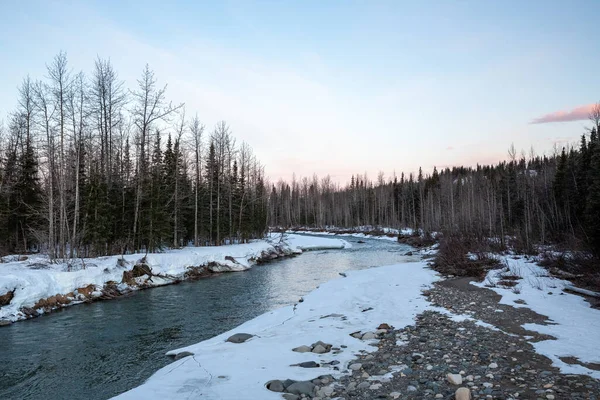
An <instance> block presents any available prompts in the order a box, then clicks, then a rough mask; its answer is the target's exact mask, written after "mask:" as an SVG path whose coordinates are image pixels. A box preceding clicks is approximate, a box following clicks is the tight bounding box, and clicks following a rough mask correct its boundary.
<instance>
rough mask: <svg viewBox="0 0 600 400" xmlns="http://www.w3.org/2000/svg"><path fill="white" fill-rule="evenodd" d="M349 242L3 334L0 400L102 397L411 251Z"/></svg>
mask: <svg viewBox="0 0 600 400" xmlns="http://www.w3.org/2000/svg"><path fill="white" fill-rule="evenodd" d="M346 240H348V241H349V242H351V243H352V245H353V247H352V248H351V249H346V250H327V251H312V252H307V253H304V254H302V255H301V256H298V257H294V258H287V259H283V260H278V261H274V262H271V263H268V264H264V265H260V266H255V267H254V268H252V269H251V270H249V271H246V272H237V273H229V274H222V275H219V276H216V277H213V278H208V279H203V280H199V281H196V282H185V283H181V284H178V285H169V286H163V287H159V288H154V289H150V290H144V291H140V292H137V293H135V294H133V295H132V296H129V297H126V298H120V299H117V300H112V301H101V302H96V303H91V304H83V305H77V306H73V307H68V308H66V309H63V310H62V311H58V312H56V313H53V314H49V315H46V316H42V317H40V318H36V319H32V320H28V321H22V322H18V323H15V324H12V325H10V326H8V327H3V328H0V399H80V398H81V399H82V398H85V399H90V400H94V399H99V400H104V399H108V398H110V397H112V396H115V395H117V394H119V393H122V392H124V391H126V390H129V389H131V388H133V387H136V386H138V385H140V384H141V383H143V382H144V380H146V379H147V378H148V377H149V376H150V375H152V373H154V372H155V371H156V370H158V369H160V368H162V367H163V366H165V365H167V364H168V363H169V362H171V361H172V360H171V359H169V358H168V357H166V356H165V352H167V351H169V350H172V349H176V348H179V347H184V346H187V345H190V344H193V343H196V342H200V341H202V340H205V339H209V338H211V337H213V336H215V335H218V334H220V333H222V332H225V331H227V330H230V329H232V328H234V327H236V326H238V325H240V324H242V323H243V322H245V321H248V320H250V319H252V318H254V317H256V316H258V315H260V314H263V313H265V312H267V311H270V310H273V309H276V308H279V307H282V306H286V305H290V304H293V303H295V302H297V301H298V299H299V298H300V297H301V296H303V295H305V294H306V293H308V292H310V291H312V290H314V289H315V288H316V287H317V286H318V285H319V284H321V283H323V282H326V281H328V280H330V279H333V278H336V277H338V274H339V273H340V272H343V271H347V270H356V269H364V268H368V267H371V266H381V265H389V264H394V263H398V262H400V261H402V260H403V259H405V258H406V257H404V256H403V255H404V253H405V252H406V251H408V250H409V247H408V246H406V245H402V244H398V243H395V242H392V241H387V240H374V239H365V240H364V241H365V243H358V239H356V238H352V237H350V238H346Z"/></svg>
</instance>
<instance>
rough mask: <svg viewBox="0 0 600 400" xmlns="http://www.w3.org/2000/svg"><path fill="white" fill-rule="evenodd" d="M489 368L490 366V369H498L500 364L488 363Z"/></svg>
mask: <svg viewBox="0 0 600 400" xmlns="http://www.w3.org/2000/svg"><path fill="white" fill-rule="evenodd" d="M488 368H490V369H496V368H498V364H496V363H491V364H490V365H488Z"/></svg>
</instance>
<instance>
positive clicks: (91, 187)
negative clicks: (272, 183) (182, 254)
mask: <svg viewBox="0 0 600 400" xmlns="http://www.w3.org/2000/svg"><path fill="white" fill-rule="evenodd" d="M17 104H18V106H17V108H16V110H14V112H12V113H10V115H9V116H8V118H7V121H4V123H3V124H2V125H0V134H1V137H0V146H1V149H0V151H1V160H0V238H1V239H0V252H1V253H2V254H14V253H27V252H45V253H47V254H48V255H49V256H50V258H51V259H54V258H61V259H65V258H73V257H90V256H99V255H107V254H123V253H128V252H134V251H157V250H160V249H162V248H164V247H181V246H183V245H187V244H190V243H193V244H195V245H220V244H227V243H239V242H245V241H248V240H250V239H253V238H258V237H262V236H263V235H264V233H265V232H266V230H267V202H268V197H267V194H268V193H267V190H266V184H265V176H264V167H263V166H262V165H261V164H260V162H259V160H258V159H257V158H256V157H255V155H254V154H253V152H252V149H251V147H250V146H249V145H248V144H246V143H241V144H237V143H236V140H235V138H234V136H233V134H232V131H231V129H230V127H229V126H228V125H227V123H226V122H224V121H223V122H219V123H218V124H217V125H216V126H215V127H214V129H213V130H212V131H207V130H206V128H205V126H204V125H203V124H202V123H201V122H200V119H199V118H198V116H197V115H195V116H194V117H192V118H187V117H186V110H185V108H184V105H183V104H173V103H172V102H169V101H168V100H167V86H166V85H165V86H159V84H158V81H157V78H156V77H155V75H154V72H153V71H152V70H151V69H150V67H149V66H148V65H146V67H145V68H144V69H143V72H142V74H141V76H140V78H139V79H138V80H137V85H136V86H135V87H134V88H131V89H128V88H126V87H125V84H124V82H123V81H121V80H120V79H119V76H118V73H117V71H116V70H115V69H114V67H113V66H112V64H111V62H110V61H109V60H103V59H100V58H98V59H97V60H96V61H95V64H94V69H93V71H92V72H91V73H90V74H87V75H86V74H84V73H83V72H79V73H74V72H73V71H71V70H70V68H69V65H68V60H67V56H66V54H65V53H63V52H61V53H59V54H58V55H57V56H56V57H55V58H54V59H53V60H52V62H51V63H49V64H48V65H47V76H46V77H45V78H44V79H41V80H35V79H33V78H31V77H29V76H28V77H26V78H25V79H24V80H23V82H22V83H21V85H20V86H19V89H18V103H17Z"/></svg>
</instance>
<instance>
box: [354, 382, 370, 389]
mask: <svg viewBox="0 0 600 400" xmlns="http://www.w3.org/2000/svg"><path fill="white" fill-rule="evenodd" d="M369 386H371V384H370V383H369V382H361V383H359V384H358V386H357V388H358V389H366V388H368V387H369Z"/></svg>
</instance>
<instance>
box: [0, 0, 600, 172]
mask: <svg viewBox="0 0 600 400" xmlns="http://www.w3.org/2000/svg"><path fill="white" fill-rule="evenodd" d="M0 14H1V15H2V16H3V18H2V24H1V25H0V55H1V58H0V59H1V62H0V65H1V66H0V93H2V96H0V118H5V116H6V114H7V113H8V112H9V111H11V110H12V109H13V108H14V107H15V105H16V93H17V90H16V87H17V86H18V85H19V83H20V81H21V80H22V79H23V78H24V77H25V76H26V75H27V74H30V75H31V76H32V77H33V78H38V77H43V76H44V75H45V64H46V63H47V62H49V61H51V59H52V57H53V56H54V55H55V54H56V53H58V52H59V51H60V50H64V51H66V52H67V54H68V58H69V62H70V66H71V67H72V68H73V69H74V70H76V71H78V70H83V71H85V72H90V71H91V70H92V66H93V62H94V60H95V58H96V56H97V55H99V56H101V57H110V58H111V60H112V62H113V64H114V66H115V67H116V69H117V70H118V72H119V74H120V76H121V78H123V79H124V80H125V81H126V83H127V86H129V87H133V85H134V84H135V79H136V78H137V77H138V76H139V74H140V72H141V70H142V68H143V66H144V64H145V63H149V64H150V66H151V68H153V69H154V70H155V71H156V75H157V78H158V79H159V82H161V83H168V84H169V90H168V95H169V98H170V99H172V100H173V101H175V102H185V103H186V105H187V110H188V115H189V114H192V113H195V112H198V114H199V116H200V118H201V119H202V121H203V122H204V123H205V124H206V125H207V126H208V127H209V128H212V127H213V126H214V124H215V123H216V122H217V121H219V120H221V119H224V120H226V121H227V122H228V123H229V124H230V125H231V128H232V130H233V132H234V135H235V136H236V137H237V138H238V139H239V140H244V141H247V142H248V143H249V144H250V145H252V147H253V148H254V150H255V152H256V153H257V155H258V156H259V158H260V159H261V160H262V161H263V162H264V163H265V164H266V167H267V173H268V174H269V175H271V176H272V177H273V178H275V179H276V178H278V177H284V178H286V179H288V178H290V177H291V174H292V172H296V174H297V175H304V176H305V175H311V174H312V173H313V172H316V173H318V174H319V175H324V174H327V173H329V174H331V175H332V177H334V179H336V180H339V181H342V182H344V181H346V180H348V179H349V177H350V175H351V174H352V173H356V172H360V173H362V172H365V171H367V172H368V173H369V174H370V175H371V176H373V177H374V176H375V174H376V173H377V171H379V170H383V171H385V172H386V173H387V174H388V175H389V174H391V173H392V172H393V171H394V170H395V171H397V172H400V171H402V170H404V171H415V170H417V169H418V167H419V166H422V167H423V168H424V169H425V170H426V171H430V170H431V169H432V168H433V166H434V165H437V166H438V167H440V166H446V165H460V164H474V163H477V162H479V163H489V162H496V161H498V160H500V159H502V158H504V157H505V155H506V149H507V148H508V147H509V146H510V144H511V142H514V143H515V146H516V147H517V148H519V149H521V148H523V149H525V150H527V151H528V150H529V148H530V147H531V146H534V148H535V149H536V151H537V152H538V153H543V152H549V151H550V149H551V148H552V146H553V144H554V142H557V141H558V142H560V143H564V142H565V141H567V142H570V141H577V140H578V136H579V135H580V134H581V133H582V132H583V130H584V127H585V126H587V125H588V124H587V122H586V121H584V120H579V121H572V122H555V123H543V124H530V122H531V121H532V120H534V119H536V118H539V117H542V116H545V115H547V114H550V113H553V112H556V111H560V110H564V111H569V110H572V109H575V108H576V107H581V106H585V105H588V104H591V103H594V102H596V101H598V100H600V80H598V78H597V75H596V74H597V73H596V70H597V68H598V65H600V59H599V58H600V55H599V54H600V52H598V49H599V48H600V45H599V44H598V40H597V38H596V37H597V32H598V29H599V28H598V27H599V26H600V25H599V24H598V22H597V16H598V15H600V2H599V1H594V0H590V1H570V2H565V1H458V0H457V1H441V0H440V1H413V2H406V1H257V2H250V1H239V2H237V1H221V2H204V1H179V2H165V1H110V0H108V1H88V2H83V1H72V2H68V1H27V2H9V1H7V0H0ZM580 114H581V113H580ZM549 119H552V118H549Z"/></svg>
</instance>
